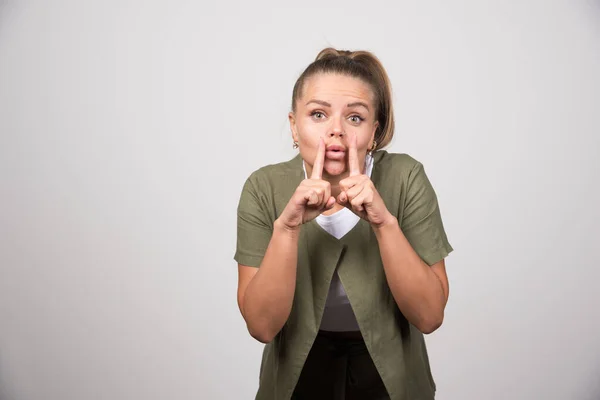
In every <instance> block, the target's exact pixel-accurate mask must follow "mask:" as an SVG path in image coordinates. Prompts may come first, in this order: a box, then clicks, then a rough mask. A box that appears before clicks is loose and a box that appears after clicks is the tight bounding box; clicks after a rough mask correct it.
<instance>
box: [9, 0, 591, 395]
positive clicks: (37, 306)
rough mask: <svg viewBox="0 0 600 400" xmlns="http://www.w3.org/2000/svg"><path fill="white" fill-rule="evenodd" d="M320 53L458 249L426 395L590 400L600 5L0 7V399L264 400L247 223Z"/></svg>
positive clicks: (433, 340) (288, 144)
mask: <svg viewBox="0 0 600 400" xmlns="http://www.w3.org/2000/svg"><path fill="white" fill-rule="evenodd" d="M329 45H332V46H335V47H339V48H349V49H367V50H371V51H373V52H374V53H375V54H376V55H378V56H379V57H380V59H381V60H382V62H383V63H384V65H385V66H386V68H387V70H388V73H389V75H390V78H391V81H392V85H393V90H394V104H395V109H396V117H397V130H396V137H395V139H394V141H393V144H392V145H391V146H390V147H389V149H388V150H389V151H393V152H403V153H408V154H410V155H412V156H413V157H415V158H416V159H418V160H419V161H421V162H422V163H423V164H424V165H425V169H426V171H427V173H428V175H429V176H430V179H431V180H432V182H433V184H434V187H435V189H436V191H437V193H438V197H439V201H440V205H441V210H442V215H443V219H444V223H445V226H446V229H447V233H448V237H449V239H450V242H451V243H452V245H453V246H454V248H455V252H454V253H452V254H451V255H450V257H449V258H448V259H447V268H448V273H449V278H450V285H451V295H450V302H449V304H448V307H447V313H446V320H445V322H444V325H443V326H442V327H441V328H440V329H439V330H438V331H436V332H435V333H433V334H431V335H429V336H427V343H428V345H429V352H430V357H431V363H432V368H433V373H434V376H435V379H436V382H437V385H438V396H437V398H438V399H440V400H465V399H467V400H471V399H473V400H480V399H485V400H504V399H510V400H516V399H523V400H531V399H544V400H553V399H556V400H571V399H578V400H579V399H582V400H597V399H599V398H600V322H599V321H600V307H599V306H600V298H599V297H600V296H599V293H600V292H599V290H598V285H599V281H600V272H599V271H600V265H599V262H598V254H599V253H598V249H599V248H600V233H599V223H600V211H599V207H600V190H599V188H598V186H599V184H600V161H599V160H598V153H599V151H600V2H598V1H577V0H572V1H566V0H565V1H560V0H556V1H548V0H537V1H536V0H513V1H501V0H494V1H491V0H490V1H476V0H470V1H467V0H459V1H453V2H449V1H442V0H438V1H419V2H417V1H394V2H391V1H387V2H380V1H368V2H367V1H363V2H360V1H354V0H352V1H345V2H339V1H322V2H312V1H306V2H299V1H296V2H291V3H288V2H278V1H268V2H267V1H265V2H243V1H237V2H210V3H203V2H199V1H179V0H176V1H157V0H150V1H95V2H91V1H75V0H73V1H64V0H56V1H52V2H49V1H12V0H0V134H1V136H0V398H1V399H2V400H71V399H72V400H88V399H89V400H96V399H98V400H99V399H102V400H104V399H106V400H109V399H110V400H130V399H144V400H153V399H161V400H163V399H177V400H185V399H251V398H254V394H255V391H256V389H257V385H258V371H259V364H260V354H261V351H262V345H261V344H260V343H258V342H256V341H255V340H254V339H252V338H251V337H250V335H249V334H248V332H247V331H246V327H245V324H244V323H243V320H242V318H241V316H240V314H239V311H238V309H237V303H236V287H237V267H236V264H235V262H234V260H233V258H232V257H233V253H234V251H235V236H236V207H237V202H238V199H239V193H240V191H241V188H242V184H243V182H244V180H245V179H246V178H247V176H248V175H249V174H250V173H251V172H252V171H254V170H255V169H257V168H259V167H261V166H263V165H265V164H269V163H274V162H279V161H284V160H287V159H289V158H291V157H292V156H293V155H295V154H296V153H295V151H294V150H293V149H292V140H291V137H290V133H289V127H288V122H287V113H288V111H289V108H290V98H291V92H292V87H293V84H294V82H295V79H296V78H297V76H298V75H299V74H300V72H301V71H302V70H303V69H304V67H306V65H308V64H309V63H310V62H311V61H312V60H313V59H314V57H315V55H316V54H317V52H318V51H319V50H320V49H321V48H323V47H325V46H329Z"/></svg>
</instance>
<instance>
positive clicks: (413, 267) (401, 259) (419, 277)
mask: <svg viewBox="0 0 600 400" xmlns="http://www.w3.org/2000/svg"><path fill="white" fill-rule="evenodd" d="M390 217H391V218H389V222H386V223H385V224H380V225H378V226H373V230H374V232H375V236H376V237H377V241H378V243H379V252H380V254H381V259H382V261H383V267H384V270H385V275H386V278H387V282H388V285H389V287H390V289H391V291H392V294H393V296H394V299H395V300H396V304H398V307H399V308H400V311H402V314H404V316H405V317H406V319H407V320H408V321H409V322H410V323H411V324H413V325H414V326H415V327H416V328H417V329H419V330H420V331H421V332H423V333H426V334H427V333H431V332H433V331H435V330H436V329H437V328H439V327H440V325H441V324H442V321H443V320H444V308H445V307H446V303H447V301H448V294H449V285H448V277H447V275H446V268H445V264H444V260H441V261H439V262H437V263H435V264H434V265H432V266H429V265H427V264H426V263H425V262H424V261H423V260H421V258H420V257H419V255H418V254H417V253H416V252H415V251H414V249H413V248H412V246H411V245H410V243H409V242H408V240H407V239H406V237H405V236H404V233H402V230H401V229H400V226H399V225H398V220H397V219H396V218H395V217H393V216H390Z"/></svg>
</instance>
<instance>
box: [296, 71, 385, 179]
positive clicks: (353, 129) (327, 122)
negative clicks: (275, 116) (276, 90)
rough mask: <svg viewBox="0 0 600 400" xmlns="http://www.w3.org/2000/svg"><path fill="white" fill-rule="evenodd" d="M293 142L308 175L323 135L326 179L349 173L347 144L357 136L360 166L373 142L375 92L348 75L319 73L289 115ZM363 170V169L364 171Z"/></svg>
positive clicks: (307, 82)
mask: <svg viewBox="0 0 600 400" xmlns="http://www.w3.org/2000/svg"><path fill="white" fill-rule="evenodd" d="M289 120H290V127H291V129H292V136H293V138H294V141H296V142H298V145H299V150H300V154H301V155H302V158H303V159H304V162H305V164H306V172H307V174H308V176H310V175H311V173H312V166H313V164H314V161H315V156H316V155H317V148H318V146H319V140H320V138H323V140H324V142H325V146H326V153H325V161H324V163H323V178H324V179H326V178H328V177H329V178H334V177H335V178H338V179H339V178H344V177H346V176H347V175H348V171H349V170H348V147H349V145H350V140H353V136H354V135H356V147H357V150H358V161H359V163H360V165H361V167H362V166H363V165H364V162H365V155H366V153H367V150H368V148H369V146H371V144H372V143H373V138H374V137H375V130H376V129H377V121H375V106H374V94H373V91H372V90H371V87H370V86H369V85H368V84H367V83H365V82H363V81H362V80H360V79H358V78H354V77H350V76H347V75H339V74H317V75H314V76H312V77H310V78H309V79H308V80H306V82H305V84H304V88H303V90H302V97H300V98H298V99H297V101H296V111H295V112H291V113H290V115H289ZM363 172H364V171H363Z"/></svg>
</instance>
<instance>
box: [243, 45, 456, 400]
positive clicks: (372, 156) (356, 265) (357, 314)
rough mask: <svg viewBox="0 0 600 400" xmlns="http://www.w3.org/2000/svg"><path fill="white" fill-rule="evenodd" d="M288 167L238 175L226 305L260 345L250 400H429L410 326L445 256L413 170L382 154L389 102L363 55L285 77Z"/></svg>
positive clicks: (382, 77) (430, 298) (330, 56)
mask: <svg viewBox="0 0 600 400" xmlns="http://www.w3.org/2000/svg"><path fill="white" fill-rule="evenodd" d="M289 121H290V127H291V131H292V136H293V139H294V147H296V148H298V149H299V155H298V156H296V157H295V158H293V159H292V160H290V161H287V162H282V163H279V164H275V165H269V166H265V167H263V168H261V169H259V170H258V171H255V172H254V173H253V174H251V176H250V177H249V178H248V180H247V181H246V183H245V185H244V188H243V190H242V194H241V198H240V202H239V206H238V239H237V251H236V255H235V259H236V261H237V262H238V269H239V284H238V305H239V308H240V311H241V313H242V316H243V317H244V320H245V321H246V324H247V327H248V330H249V332H250V334H251V335H252V336H253V337H254V338H256V339H257V340H259V341H261V342H263V343H266V346H265V349H264V352H263V357H262V364H261V369H260V380H259V389H258V393H257V395H256V398H257V399H268V400H284V399H302V400H304V399H310V400H315V399H328V400H329V399H335V400H337V399H369V400H375V399H397V400H409V399H410V400H418V399H433V398H434V395H435V383H434V381H433V378H432V376H431V372H430V367H429V361H428V356H427V350H426V348H425V343H424V339H423V334H427V333H430V332H433V331H434V330H436V329H437V328H438V327H439V326H440V325H441V323H442V320H443V316H444V308H445V305H446V302H447V300H448V290H449V289H448V278H447V276H446V272H445V265H444V258H445V257H446V256H447V255H448V254H449V253H450V252H451V251H452V247H451V246H450V244H449V243H448V240H447V238H446V234H445V231H444V227H443V224H442V220H441V216H440V211H439V207H438V202H437V198H436V194H435V192H434V190H433V188H432V186H431V184H430V182H429V180H428V178H427V176H426V174H425V172H424V169H423V166H422V164H420V163H419V162H418V161H416V160H415V159H413V158H411V157H410V156H408V155H406V154H392V153H388V152H387V151H385V150H381V149H382V148H383V147H385V146H386V145H387V144H389V142H390V141H391V139H392V136H393V134H394V116H393V112H392V96H391V89H390V83H389V80H388V77H387V74H386V72H385V70H384V68H383V67H382V65H381V64H380V62H379V60H378V59H377V58H376V57H375V56H374V55H373V54H371V53H369V52H365V51H356V52H349V51H338V50H335V49H332V48H327V49H324V50H323V51H321V52H320V53H319V54H318V56H317V58H316V60H315V61H314V62H313V63H312V64H310V65H309V66H308V67H307V68H306V70H305V71H304V72H303V73H302V75H301V76H300V77H299V79H298V81H297V82H296V84H295V86H294V90H293V94H292V111H291V112H290V114H289Z"/></svg>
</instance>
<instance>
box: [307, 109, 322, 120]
mask: <svg viewBox="0 0 600 400" xmlns="http://www.w3.org/2000/svg"><path fill="white" fill-rule="evenodd" d="M310 115H312V116H313V117H314V118H316V119H323V117H325V114H323V113H322V112H320V111H315V112H313V113H312V114H310Z"/></svg>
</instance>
